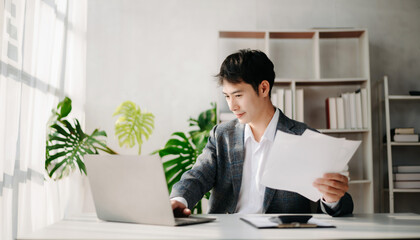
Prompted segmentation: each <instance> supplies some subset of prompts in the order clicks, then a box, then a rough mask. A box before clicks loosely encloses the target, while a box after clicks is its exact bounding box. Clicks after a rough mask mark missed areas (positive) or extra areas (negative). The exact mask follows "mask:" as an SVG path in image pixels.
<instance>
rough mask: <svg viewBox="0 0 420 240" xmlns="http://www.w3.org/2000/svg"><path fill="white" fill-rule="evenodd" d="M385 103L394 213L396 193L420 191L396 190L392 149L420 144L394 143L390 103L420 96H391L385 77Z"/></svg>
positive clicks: (390, 192) (391, 202) (419, 191)
mask: <svg viewBox="0 0 420 240" xmlns="http://www.w3.org/2000/svg"><path fill="white" fill-rule="evenodd" d="M383 84H384V102H385V127H386V144H385V145H386V153H387V168H388V189H387V190H388V193H389V212H390V213H394V212H395V208H394V204H395V201H394V200H395V199H394V193H420V188H419V189H405V188H404V189H403V188H394V175H393V166H394V162H393V159H392V149H393V147H404V146H411V147H416V146H418V147H420V142H393V141H391V140H392V136H391V113H390V102H396V101H419V102H420V96H410V95H389V89H388V77H387V76H385V77H384V83H383Z"/></svg>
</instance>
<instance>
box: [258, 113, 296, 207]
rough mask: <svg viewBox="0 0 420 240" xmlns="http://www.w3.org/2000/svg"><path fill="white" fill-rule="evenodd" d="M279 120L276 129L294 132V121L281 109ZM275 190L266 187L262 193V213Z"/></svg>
mask: <svg viewBox="0 0 420 240" xmlns="http://www.w3.org/2000/svg"><path fill="white" fill-rule="evenodd" d="M279 111H280V113H279V121H278V122H277V130H280V131H282V132H286V133H292V134H295V133H294V132H293V131H292V130H291V129H292V128H293V127H294V126H295V124H294V122H293V121H291V120H290V119H289V118H288V117H286V115H284V114H283V112H282V111H281V110H279ZM275 192H276V190H275V189H271V188H268V187H266V188H265V193H264V202H263V213H265V212H266V211H267V209H268V207H269V206H270V203H271V201H272V200H273V197H274V193H275Z"/></svg>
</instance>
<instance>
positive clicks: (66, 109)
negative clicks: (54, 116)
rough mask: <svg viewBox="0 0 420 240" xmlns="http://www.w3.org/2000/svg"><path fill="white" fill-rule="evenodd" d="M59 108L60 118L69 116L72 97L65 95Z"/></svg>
mask: <svg viewBox="0 0 420 240" xmlns="http://www.w3.org/2000/svg"><path fill="white" fill-rule="evenodd" d="M57 110H58V113H59V114H58V118H59V119H61V118H64V117H67V115H69V113H70V112H71V99H70V98H68V97H65V98H64V99H63V101H61V102H59V103H58V105H57Z"/></svg>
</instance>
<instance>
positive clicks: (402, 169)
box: [394, 165, 420, 173]
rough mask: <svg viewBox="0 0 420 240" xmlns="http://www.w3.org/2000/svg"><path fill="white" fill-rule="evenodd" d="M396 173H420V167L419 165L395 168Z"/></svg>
mask: <svg viewBox="0 0 420 240" xmlns="http://www.w3.org/2000/svg"><path fill="white" fill-rule="evenodd" d="M394 173H420V166H418V165H410V166H401V165H398V166H394Z"/></svg>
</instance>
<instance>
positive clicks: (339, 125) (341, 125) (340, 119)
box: [336, 97, 346, 129]
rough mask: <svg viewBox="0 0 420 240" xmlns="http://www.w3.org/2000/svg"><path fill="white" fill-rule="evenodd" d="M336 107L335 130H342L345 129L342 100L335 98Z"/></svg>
mask: <svg viewBox="0 0 420 240" xmlns="http://www.w3.org/2000/svg"><path fill="white" fill-rule="evenodd" d="M336 106H337V128H338V129H344V128H346V125H345V122H344V121H345V120H344V102H343V98H341V97H338V98H336Z"/></svg>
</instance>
